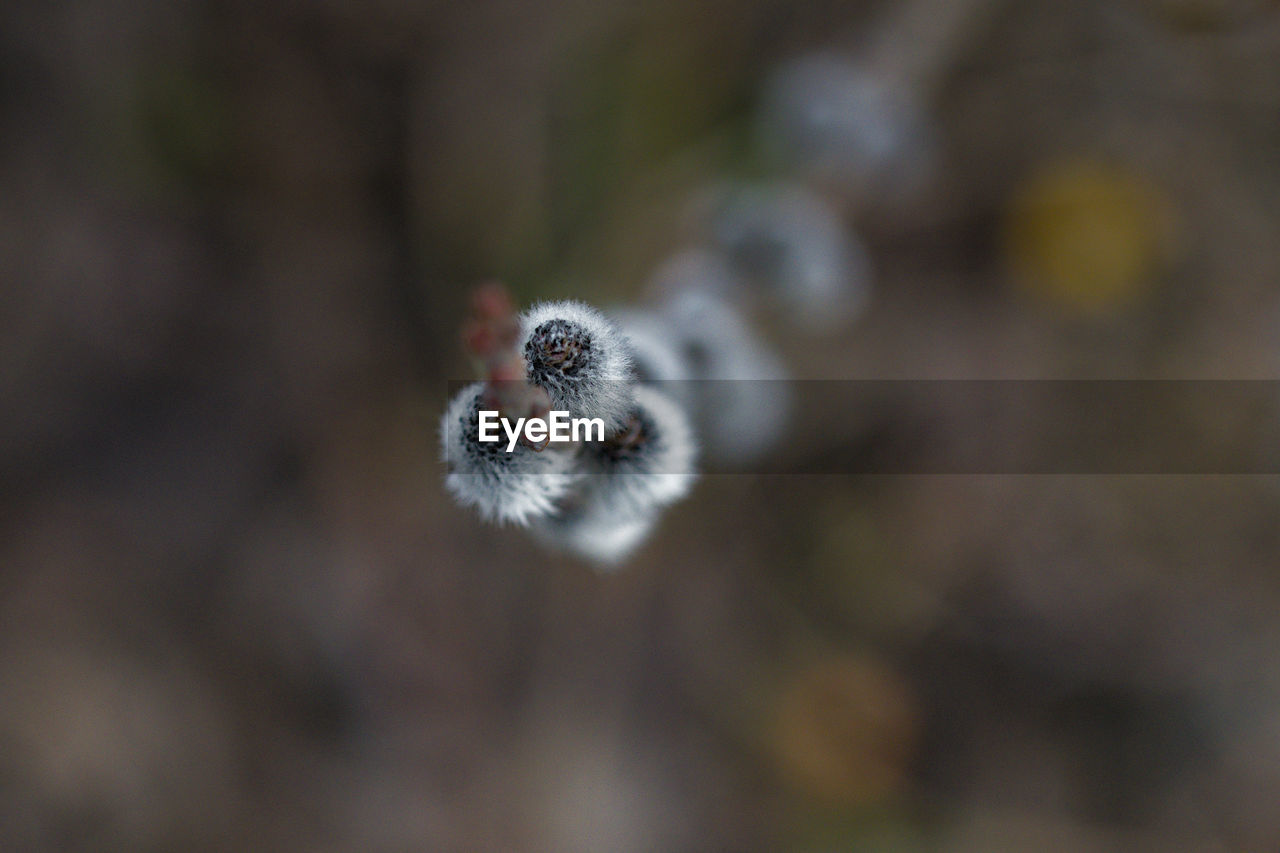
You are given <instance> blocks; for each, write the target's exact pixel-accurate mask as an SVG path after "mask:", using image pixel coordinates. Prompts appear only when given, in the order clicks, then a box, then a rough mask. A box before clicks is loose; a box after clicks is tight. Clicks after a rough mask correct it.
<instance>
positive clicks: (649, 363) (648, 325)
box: [609, 308, 690, 385]
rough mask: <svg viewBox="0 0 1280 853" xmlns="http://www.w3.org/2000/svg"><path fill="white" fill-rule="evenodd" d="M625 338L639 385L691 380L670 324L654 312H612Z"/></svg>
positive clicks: (630, 309) (634, 310)
mask: <svg viewBox="0 0 1280 853" xmlns="http://www.w3.org/2000/svg"><path fill="white" fill-rule="evenodd" d="M609 313H610V316H611V317H612V318H613V321H614V322H615V323H616V324H617V325H618V329H619V330H620V331H621V332H622V334H623V336H624V337H625V338H626V343H627V348H628V349H629V350H630V352H631V364H632V367H633V369H634V371H635V379H636V381H637V382H652V383H658V384H659V385H661V384H663V383H668V382H683V381H684V380H687V379H689V378H690V375H689V365H688V364H687V363H686V362H685V360H684V358H683V356H682V354H681V352H680V343H679V340H678V339H677V338H676V337H675V336H673V335H672V334H671V327H670V324H669V323H668V322H667V320H666V319H665V318H664V317H662V316H661V315H659V314H656V313H654V312H653V311H642V310H639V309H635V308H629V309H625V310H620V311H611V312H609Z"/></svg>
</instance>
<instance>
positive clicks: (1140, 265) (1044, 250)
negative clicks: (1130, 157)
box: [1005, 161, 1170, 315]
mask: <svg viewBox="0 0 1280 853" xmlns="http://www.w3.org/2000/svg"><path fill="white" fill-rule="evenodd" d="M1169 219H1170V216H1169V207H1168V204H1167V203H1166V202H1165V201H1164V199H1163V198H1162V196H1161V195H1160V193H1159V192H1158V191H1157V190H1156V189H1155V188H1154V187H1152V186H1151V185H1150V184H1148V183H1147V182H1146V181H1144V180H1143V179H1142V178H1141V177H1139V176H1138V175H1137V174H1135V173H1134V172H1132V171H1129V170H1127V169H1125V168H1123V167H1120V166H1113V165H1107V164H1104V163H1098V162H1092V161H1066V162H1058V163H1053V164H1050V165H1049V166H1048V167H1046V168H1044V169H1042V170H1040V171H1038V172H1037V173H1035V174H1033V175H1032V176H1031V177H1030V178H1028V179H1027V180H1025V181H1023V182H1022V184H1021V185H1020V186H1018V188H1017V189H1016V190H1015V192H1014V194H1013V198H1012V199H1011V201H1010V204H1009V209H1008V214H1007V220H1006V222H1005V252H1006V255H1007V258H1008V260H1009V264H1010V266H1011V268H1012V271H1013V274H1014V277H1015V280H1016V281H1017V283H1018V285H1019V286H1020V287H1022V288H1024V289H1025V290H1027V291H1028V292H1030V293H1032V294H1034V295H1035V296H1037V297H1039V298H1042V299H1044V300H1046V301H1049V302H1052V303H1054V304H1057V305H1059V306H1061V307H1064V308H1066V309H1068V310H1071V311H1075V312H1079V313H1084V314H1092V315H1104V314H1110V313H1115V312H1118V311H1123V310H1125V309H1126V308H1130V307H1132V306H1133V305H1135V304H1136V303H1138V302H1140V301H1141V300H1142V299H1143V298H1144V297H1146V296H1147V295H1148V294H1149V293H1150V291H1151V289H1152V287H1153V285H1154V283H1155V281H1156V279H1157V276H1158V275H1159V273H1160V271H1161V268H1162V267H1163V266H1164V263H1165V260H1166V258H1165V255H1166V250H1167V247H1168V239H1167V233H1168V222H1169Z"/></svg>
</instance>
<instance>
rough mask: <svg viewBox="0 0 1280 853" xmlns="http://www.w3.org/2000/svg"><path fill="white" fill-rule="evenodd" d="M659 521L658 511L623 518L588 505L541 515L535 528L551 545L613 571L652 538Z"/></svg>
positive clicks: (536, 532)
mask: <svg viewBox="0 0 1280 853" xmlns="http://www.w3.org/2000/svg"><path fill="white" fill-rule="evenodd" d="M656 524H657V515H656V514H654V513H650V514H647V515H639V516H635V517H634V518H621V519H620V518H618V517H617V516H616V515H615V514H613V513H611V512H610V511H609V510H606V509H604V508H602V507H600V506H584V507H581V508H580V509H577V510H573V511H570V512H566V513H564V514H562V515H559V516H555V517H552V518H540V519H538V520H537V521H536V522H534V525H533V528H532V529H533V532H534V533H535V534H536V535H537V536H538V537H539V538H540V539H542V541H544V542H546V543H547V544H549V545H551V546H553V547H556V548H560V549H562V550H565V551H569V552H570V553H573V554H577V555H578V556H579V557H582V558H583V559H585V560H589V561H591V562H592V563H595V564H596V565H597V566H599V567H601V568H602V569H605V570H611V569H615V568H617V567H618V565H619V564H620V563H621V562H622V561H623V560H625V559H626V558H627V557H629V556H631V554H633V553H634V552H635V550H636V548H638V547H640V545H641V544H642V543H643V542H644V540H645V539H647V538H649V534H650V533H651V532H653V528H654V527H655V525H656Z"/></svg>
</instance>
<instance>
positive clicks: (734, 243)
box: [711, 182, 871, 331]
mask: <svg viewBox="0 0 1280 853" xmlns="http://www.w3.org/2000/svg"><path fill="white" fill-rule="evenodd" d="M711 235H712V239H714V240H715V242H716V243H717V245H718V246H719V247H720V248H721V249H722V250H723V251H724V253H725V255H726V257H727V258H728V259H729V261H730V262H731V263H732V265H733V268H734V269H735V270H736V271H737V272H738V273H739V275H741V276H742V277H743V278H744V279H746V280H747V281H749V282H752V283H754V284H756V285H758V286H760V287H761V289H763V290H765V291H766V292H767V293H769V294H771V295H773V296H774V297H775V298H776V299H777V301H778V302H779V303H781V305H782V306H783V307H784V310H785V311H786V312H787V314H788V315H789V316H790V317H791V319H792V320H793V321H795V322H797V323H798V324H800V325H802V326H804V327H806V328H808V329H812V330H818V331H823V330H825V331H830V330H832V329H834V328H837V327H839V326H842V325H845V324H847V323H848V322H849V321H850V320H852V319H853V318H854V317H855V316H856V315H857V314H858V313H860V312H861V310H862V309H863V307H864V305H865V304H866V302H867V299H868V295H869V293H870V286H871V285H870V283H871V261H870V257H869V255H868V253H867V250H866V248H865V247H864V246H863V245H862V242H861V240H859V239H858V238H857V236H856V235H855V234H853V233H851V232H850V231H849V230H847V229H846V228H845V225H844V222H843V221H842V220H841V218H840V215H839V214H838V213H837V212H836V211H835V210H834V209H832V207H831V206H830V205H828V204H827V203H826V202H825V201H823V200H822V199H821V198H820V197H819V196H818V195H817V194H815V193H813V192H812V191H810V190H807V189H805V188H804V187H802V186H800V185H798V184H792V183H785V182H784V183H776V184H768V185H764V186H754V187H743V188H740V189H736V190H733V191H730V192H728V193H726V194H725V196H724V198H723V200H722V202H721V204H720V205H719V209H718V211H717V212H716V214H715V217H714V220H713V222H712V226H711Z"/></svg>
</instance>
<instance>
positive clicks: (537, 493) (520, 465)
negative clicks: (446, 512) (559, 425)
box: [440, 382, 578, 525]
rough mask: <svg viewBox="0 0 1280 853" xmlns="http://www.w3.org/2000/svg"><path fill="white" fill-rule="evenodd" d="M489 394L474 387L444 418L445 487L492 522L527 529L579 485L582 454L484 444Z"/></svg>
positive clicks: (480, 385) (459, 396) (462, 393)
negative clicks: (483, 423) (484, 412)
mask: <svg viewBox="0 0 1280 853" xmlns="http://www.w3.org/2000/svg"><path fill="white" fill-rule="evenodd" d="M484 394H485V386H484V383H482V382H477V383H474V384H472V385H468V386H467V387H466V388H464V389H462V391H460V392H459V393H458V394H457V395H456V396H455V397H454V398H453V400H452V401H451V402H450V403H449V406H448V408H447V409H446V410H445V413H444V415H443V417H442V418H441V419H440V446H441V453H442V456H443V457H444V461H445V462H446V463H447V465H448V467H449V472H448V475H447V476H446V477H445V487H446V488H447V489H448V490H449V492H450V493H452V494H453V496H454V497H455V498H456V499H457V500H458V502H459V503H461V504H463V505H466V506H474V507H475V508H476V509H477V510H478V511H479V512H480V515H481V516H482V517H484V518H485V519H488V520H491V521H499V522H509V523H512V524H518V525H526V524H528V523H529V521H530V520H531V519H533V518H536V517H539V516H545V515H549V514H551V513H553V512H555V511H556V510H557V501H559V500H561V499H562V498H563V497H564V496H565V495H567V494H568V493H569V492H570V490H571V489H572V488H573V486H574V483H575V482H576V481H577V480H578V475H577V474H576V472H575V467H576V455H577V453H576V450H570V451H565V450H559V449H556V448H554V447H552V448H548V449H545V450H543V451H541V452H538V451H535V450H534V449H533V448H531V447H528V446H526V445H523V444H517V445H515V447H514V448H513V449H512V450H511V452H507V450H506V447H505V446H504V443H503V442H501V441H496V442H483V441H480V436H479V412H480V410H481V409H484V408H486V407H487V406H488V404H487V403H486V402H485V400H484Z"/></svg>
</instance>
